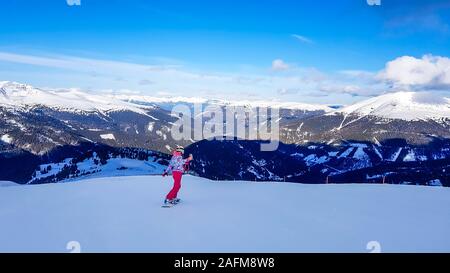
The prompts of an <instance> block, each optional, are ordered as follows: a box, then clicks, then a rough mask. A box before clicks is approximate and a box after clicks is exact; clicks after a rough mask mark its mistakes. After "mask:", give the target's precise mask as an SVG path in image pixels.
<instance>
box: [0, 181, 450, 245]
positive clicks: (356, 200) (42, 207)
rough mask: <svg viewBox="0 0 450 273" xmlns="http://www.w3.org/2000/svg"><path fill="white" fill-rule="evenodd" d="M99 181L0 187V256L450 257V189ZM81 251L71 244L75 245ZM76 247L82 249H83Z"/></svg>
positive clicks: (350, 185) (388, 186)
mask: <svg viewBox="0 0 450 273" xmlns="http://www.w3.org/2000/svg"><path fill="white" fill-rule="evenodd" d="M170 182H171V179H170V178H161V177H160V176H135V177H127V178H124V177H113V178H96V179H92V180H86V181H83V182H77V183H61V184H45V185H37V186H18V187H5V188H0V219H2V224H1V225H0V252H8V251H19V252H20V251H32V252H42V251H44V252H48V251H52V252H68V250H67V249H66V246H67V244H68V243H69V242H72V241H76V242H78V243H79V244H80V246H81V251H82V252H99V251H124V252H130V251H133V252H135V251H138V252H303V251H308V252H324V251H332V252H342V251H355V252H369V250H367V248H366V247H367V244H368V243H369V242H371V241H377V242H379V244H380V246H381V251H382V252H397V251H407V252H417V251H425V252H431V251H442V252H444V251H445V252H448V251H450V232H449V230H450V217H449V216H450V215H449V210H448V208H449V207H450V189H449V188H442V187H438V188H434V187H419V186H399V185H397V186H395V185H352V184H348V185H331V184H330V185H303V184H290V183H252V182H214V181H209V180H206V179H202V178H198V177H192V176H186V177H184V180H183V187H182V189H181V198H182V199H183V203H181V204H180V205H178V206H177V207H174V208H171V209H163V208H161V207H160V205H161V201H162V198H163V196H164V194H165V193H166V192H167V191H168V190H169V188H170V186H171V183H170ZM71 244H74V243H71ZM76 244H77V243H75V245H76Z"/></svg>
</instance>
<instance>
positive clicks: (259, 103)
mask: <svg viewBox="0 0 450 273" xmlns="http://www.w3.org/2000/svg"><path fill="white" fill-rule="evenodd" d="M111 97H112V98H114V99H119V100H123V101H128V102H134V103H138V104H144V103H147V104H157V105H174V104H177V103H186V104H203V105H218V106H227V107H228V106H229V107H239V106H240V107H247V108H256V107H262V108H268V107H271V108H278V109H287V110H301V111H306V112H317V111H321V112H324V113H326V112H331V111H333V110H334V109H333V108H331V107H329V106H327V105H320V104H308V103H301V102H281V101H274V100H270V101H265V100H254V101H250V100H235V101H233V100H220V99H204V98H197V97H152V96H140V95H112V96H111Z"/></svg>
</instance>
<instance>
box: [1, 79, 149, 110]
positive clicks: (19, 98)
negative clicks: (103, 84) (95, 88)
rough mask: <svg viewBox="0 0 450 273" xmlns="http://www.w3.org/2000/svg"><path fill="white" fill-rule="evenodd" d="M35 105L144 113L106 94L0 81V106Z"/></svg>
mask: <svg viewBox="0 0 450 273" xmlns="http://www.w3.org/2000/svg"><path fill="white" fill-rule="evenodd" d="M36 105H45V106H48V107H52V108H57V109H60V110H75V111H120V110H129V111H133V112H138V113H141V114H145V111H144V110H143V109H141V108H140V107H137V106H136V105H133V104H130V103H127V102H124V101H121V100H117V99H113V98H108V97H106V96H101V95H94V94H90V93H86V92H82V91H80V90H78V89H62V90H47V89H40V88H35V87H33V86H31V85H27V84H21V83H16V82H9V81H0V106H7V107H18V106H21V107H24V106H36Z"/></svg>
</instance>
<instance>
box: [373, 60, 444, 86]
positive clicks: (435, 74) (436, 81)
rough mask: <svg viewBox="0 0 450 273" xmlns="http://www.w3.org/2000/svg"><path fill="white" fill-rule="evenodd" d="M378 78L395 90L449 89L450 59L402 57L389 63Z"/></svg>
mask: <svg viewBox="0 0 450 273" xmlns="http://www.w3.org/2000/svg"><path fill="white" fill-rule="evenodd" d="M377 77H378V78H379V79H380V80H383V81H386V82H388V83H390V84H391V85H392V86H393V88H394V89H410V90H417V89H448V88H449V87H450V59H449V58H447V57H441V56H433V55H425V56H423V57H422V58H420V59H418V58H415V57H411V56H402V57H399V58H397V59H395V60H393V61H390V62H388V63H387V64H386V67H385V69H384V70H382V71H381V72H380V73H378V75H377Z"/></svg>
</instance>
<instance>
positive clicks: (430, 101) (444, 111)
mask: <svg viewBox="0 0 450 273" xmlns="http://www.w3.org/2000/svg"><path fill="white" fill-rule="evenodd" d="M336 113H344V114H357V115H371V116H378V117H382V118H391V119H403V120H429V119H439V118H450V98H444V97H440V96H439V95H436V94H432V93H426V92H425V93H423V92H397V93H389V94H385V95H381V96H378V97H374V98H371V99H368V100H364V101H362V102H358V103H355V104H353V105H350V106H347V107H344V108H343V109H341V110H338V111H336Z"/></svg>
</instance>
